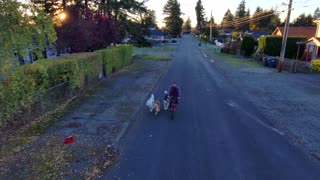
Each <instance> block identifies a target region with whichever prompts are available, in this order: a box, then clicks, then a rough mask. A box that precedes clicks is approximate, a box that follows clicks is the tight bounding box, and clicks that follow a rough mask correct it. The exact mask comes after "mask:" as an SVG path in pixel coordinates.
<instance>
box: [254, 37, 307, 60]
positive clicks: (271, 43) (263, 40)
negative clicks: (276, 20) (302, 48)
mask: <svg viewBox="0 0 320 180" xmlns="http://www.w3.org/2000/svg"><path fill="white" fill-rule="evenodd" d="M306 40H307V38H306V37H303V36H290V37H288V39H287V45H286V53H285V57H286V58H295V56H296V53H297V48H298V47H297V44H296V42H299V41H306ZM281 45H282V37H281V36H262V37H260V38H259V48H258V52H260V53H263V54H266V55H268V56H280V51H281Z"/></svg>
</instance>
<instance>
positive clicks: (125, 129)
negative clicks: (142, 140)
mask: <svg viewBox="0 0 320 180" xmlns="http://www.w3.org/2000/svg"><path fill="white" fill-rule="evenodd" d="M171 63H172V60H170V61H167V64H166V66H167V69H166V70H165V71H163V72H162V73H161V74H160V77H159V78H158V80H157V82H156V83H155V84H154V85H153V86H152V87H151V91H150V92H148V95H146V96H145V98H144V99H147V98H148V97H149V94H150V93H151V92H152V91H154V89H155V88H156V86H157V85H158V84H159V82H160V80H161V79H162V78H163V76H164V75H165V74H166V73H167V72H168V71H169V67H170V66H171ZM144 103H145V102H144V101H143V102H142V103H141V104H140V105H139V106H140V108H138V110H137V111H136V112H135V113H133V116H132V118H131V121H129V122H125V123H124V124H123V126H122V128H121V131H120V133H119V134H118V135H117V138H116V140H115V141H114V142H113V144H112V145H113V146H114V147H117V146H118V145H119V142H120V140H121V139H122V138H123V137H124V135H125V134H126V133H127V132H128V130H129V128H130V127H131V125H132V124H133V123H134V122H136V120H137V119H138V115H139V113H140V112H141V111H142V110H143V107H144V106H143V105H144Z"/></svg>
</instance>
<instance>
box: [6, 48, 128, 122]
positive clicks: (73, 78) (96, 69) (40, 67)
mask: <svg viewBox="0 0 320 180" xmlns="http://www.w3.org/2000/svg"><path fill="white" fill-rule="evenodd" d="M132 53H133V47H132V46H127V45H126V46H117V47H112V48H108V49H103V50H100V51H97V52H93V53H79V54H72V55H67V56H62V57H59V58H57V59H54V60H40V61H38V62H37V63H34V64H29V65H24V66H21V67H19V68H18V69H17V70H16V71H14V72H12V73H11V74H9V75H7V76H6V77H5V79H4V80H3V81H2V82H1V83H0V105H1V106H0V127H2V126H4V125H5V124H7V123H8V122H10V121H13V120H14V116H15V114H16V113H19V110H21V109H27V108H28V107H30V106H32V104H33V100H32V95H34V94H36V93H37V92H41V91H44V90H45V89H48V88H50V87H53V86H55V85H58V84H60V83H62V82H65V81H68V80H69V81H70V82H71V85H72V90H73V91H78V90H80V89H82V88H84V87H85V85H86V84H85V79H89V80H94V79H98V77H99V74H100V73H102V69H103V67H102V64H105V66H107V67H109V69H110V68H111V69H112V67H115V68H116V69H120V68H122V67H124V66H125V65H128V64H129V63H131V62H132ZM111 69H110V70H111ZM109 72H111V71H109Z"/></svg>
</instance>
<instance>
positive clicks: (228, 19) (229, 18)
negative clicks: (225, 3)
mask: <svg viewBox="0 0 320 180" xmlns="http://www.w3.org/2000/svg"><path fill="white" fill-rule="evenodd" d="M233 19H234V16H233V14H232V13H231V11H230V9H228V10H227V12H226V13H225V14H224V16H223V19H222V22H221V25H222V28H231V29H232V28H233Z"/></svg>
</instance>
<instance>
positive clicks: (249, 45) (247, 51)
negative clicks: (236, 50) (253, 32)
mask: <svg viewBox="0 0 320 180" xmlns="http://www.w3.org/2000/svg"><path fill="white" fill-rule="evenodd" d="M241 51H242V52H243V53H244V54H243V55H244V56H251V54H252V53H253V51H254V37H252V36H244V38H243V40H242V42H241Z"/></svg>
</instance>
